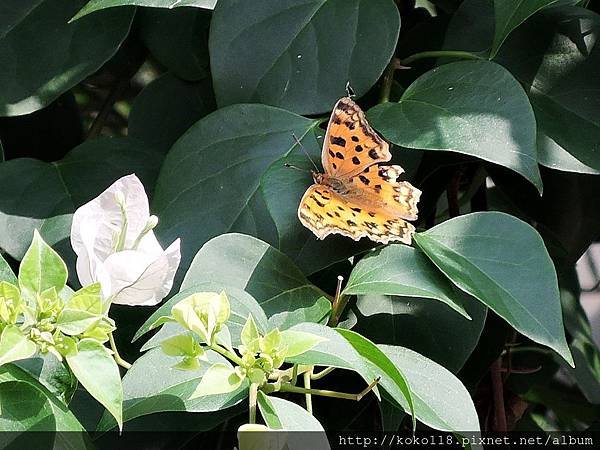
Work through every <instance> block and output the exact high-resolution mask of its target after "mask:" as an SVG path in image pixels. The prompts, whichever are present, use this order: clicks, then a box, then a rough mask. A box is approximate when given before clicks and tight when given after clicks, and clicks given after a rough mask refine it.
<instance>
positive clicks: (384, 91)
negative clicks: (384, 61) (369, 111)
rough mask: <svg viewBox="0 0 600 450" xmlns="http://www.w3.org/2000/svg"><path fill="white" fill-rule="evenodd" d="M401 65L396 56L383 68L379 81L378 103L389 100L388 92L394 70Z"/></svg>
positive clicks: (392, 80)
mask: <svg viewBox="0 0 600 450" xmlns="http://www.w3.org/2000/svg"><path fill="white" fill-rule="evenodd" d="M401 67H402V65H401V64H400V60H399V59H398V58H392V60H391V61H390V63H389V64H388V65H387V67H386V68H385V71H384V72H383V81H382V83H381V93H380V94H379V103H386V102H389V101H390V92H391V91H392V84H393V83H394V72H396V70H397V69H400V68H401Z"/></svg>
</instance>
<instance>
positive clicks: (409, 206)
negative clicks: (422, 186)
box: [350, 166, 421, 220]
mask: <svg viewBox="0 0 600 450" xmlns="http://www.w3.org/2000/svg"><path fill="white" fill-rule="evenodd" d="M403 172H404V169H402V167H400V166H370V167H367V168H366V169H364V170H363V171H362V172H361V173H359V174H358V175H355V176H354V177H352V178H351V179H350V183H351V184H352V186H353V187H354V188H353V189H351V190H350V192H351V193H355V192H358V193H360V199H357V202H359V203H361V204H363V203H366V204H371V205H373V206H376V207H377V209H382V210H385V211H387V212H388V213H389V214H391V215H392V216H395V217H401V218H402V219H407V220H417V218H418V213H419V211H418V209H417V203H418V202H419V198H420V197H421V191H420V190H419V189H417V188H416V187H414V186H413V185H412V184H410V183H409V182H408V181H398V177H399V176H400V175H401V174H402V173H403ZM355 195H356V194H355Z"/></svg>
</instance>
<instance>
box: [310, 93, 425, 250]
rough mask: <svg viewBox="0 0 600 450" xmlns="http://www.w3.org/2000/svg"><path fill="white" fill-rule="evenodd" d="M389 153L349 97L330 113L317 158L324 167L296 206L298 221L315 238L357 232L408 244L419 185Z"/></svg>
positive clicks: (356, 237)
mask: <svg viewBox="0 0 600 450" xmlns="http://www.w3.org/2000/svg"><path fill="white" fill-rule="evenodd" d="M391 158H392V154H391V153H390V149H389V145H388V143H387V142H385V141H384V140H383V139H382V138H381V137H380V136H379V135H378V134H377V133H376V132H375V131H374V130H373V129H372V128H371V126H370V125H369V123H368V122H367V119H366V118H365V114H364V112H363V111H362V110H361V109H360V107H359V106H358V105H357V104H356V103H354V101H352V99H350V98H349V97H344V98H341V99H340V100H338V102H337V103H336V105H335V106H334V108H333V112H332V113H331V118H330V119H329V125H328V126H327V132H326V134H325V142H324V143H323V150H322V155H321V161H322V163H323V169H324V173H318V172H312V175H313V180H314V182H315V184H313V185H312V186H310V187H309V188H308V190H307V191H306V193H305V194H304V196H303V197H302V200H301V201H300V206H299V207H298V218H299V219H300V222H302V224H303V225H304V226H305V227H307V228H308V229H309V230H311V231H312V232H313V233H314V234H315V235H316V236H317V237H318V238H319V239H324V238H325V237H327V236H329V235H330V234H333V233H338V234H342V235H344V236H347V237H350V238H352V239H354V240H355V241H357V240H359V239H360V238H362V237H365V236H366V237H368V238H369V239H371V240H373V241H375V242H380V243H382V244H387V243H388V242H391V241H399V242H403V243H405V244H409V245H410V243H411V241H412V235H413V233H414V232H415V227H414V226H413V225H412V224H410V223H408V222H406V221H407V220H416V219H417V214H418V209H417V203H418V201H419V197H420V196H421V191H420V190H419V189H417V188H415V187H414V186H413V185H411V184H410V183H409V182H407V181H398V180H397V179H398V177H399V176H400V175H401V174H402V173H403V172H404V169H402V167H400V166H397V165H380V163H384V162H387V161H389V160H390V159H391Z"/></svg>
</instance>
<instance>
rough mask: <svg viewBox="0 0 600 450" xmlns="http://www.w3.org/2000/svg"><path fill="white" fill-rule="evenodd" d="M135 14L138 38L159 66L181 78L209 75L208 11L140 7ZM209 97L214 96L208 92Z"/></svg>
mask: <svg viewBox="0 0 600 450" xmlns="http://www.w3.org/2000/svg"><path fill="white" fill-rule="evenodd" d="M138 14H139V20H140V37H141V38H142V41H143V42H144V43H145V44H146V47H148V50H150V53H152V56H154V57H155V58H156V59H157V60H158V61H159V62H160V63H161V64H162V65H164V66H165V67H167V68H168V69H169V70H170V71H172V72H173V73H174V74H175V75H177V76H178V77H180V78H183V79H184V80H190V81H196V80H201V79H208V78H210V70H209V67H208V66H209V57H208V27H209V25H210V18H211V14H210V12H209V11H207V10H205V9H199V8H176V9H174V10H167V9H155V8H144V9H142V10H140V11H139V12H138ZM207 81H208V80H207ZM207 93H208V91H207ZM210 97H211V98H212V97H214V94H212V92H211V94H210ZM194 122H195V121H194ZM190 125H191V124H190Z"/></svg>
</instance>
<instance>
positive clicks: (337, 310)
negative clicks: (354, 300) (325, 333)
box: [329, 275, 348, 327]
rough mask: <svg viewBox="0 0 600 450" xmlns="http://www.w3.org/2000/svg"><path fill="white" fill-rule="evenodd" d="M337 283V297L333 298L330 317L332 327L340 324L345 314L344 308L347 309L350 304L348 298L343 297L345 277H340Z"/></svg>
mask: <svg viewBox="0 0 600 450" xmlns="http://www.w3.org/2000/svg"><path fill="white" fill-rule="evenodd" d="M337 281H338V282H337V288H336V290H335V297H334V298H333V305H332V307H331V316H330V317H329V326H330V327H335V326H336V325H337V324H338V322H339V321H340V317H341V316H342V312H344V308H346V305H347V304H348V297H347V296H345V295H342V282H343V281H344V277H343V276H341V275H338V277H337Z"/></svg>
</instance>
